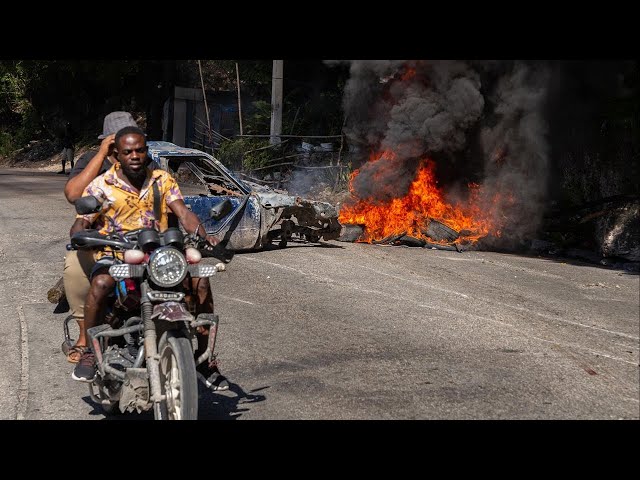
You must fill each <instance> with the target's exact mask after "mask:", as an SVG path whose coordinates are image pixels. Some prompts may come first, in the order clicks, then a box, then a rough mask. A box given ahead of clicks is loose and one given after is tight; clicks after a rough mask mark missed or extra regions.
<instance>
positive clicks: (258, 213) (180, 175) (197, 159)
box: [147, 141, 341, 251]
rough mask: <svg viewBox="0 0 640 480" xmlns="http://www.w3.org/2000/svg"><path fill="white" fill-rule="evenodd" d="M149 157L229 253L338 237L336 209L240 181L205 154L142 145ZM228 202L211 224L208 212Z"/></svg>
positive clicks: (152, 143) (172, 146) (167, 145)
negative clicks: (227, 208) (224, 212)
mask: <svg viewBox="0 0 640 480" xmlns="http://www.w3.org/2000/svg"><path fill="white" fill-rule="evenodd" d="M147 145H148V146H149V155H150V156H151V158H152V159H153V161H155V162H156V163H157V164H158V165H159V166H160V168H162V169H163V170H166V171H168V172H169V173H171V174H172V175H173V176H174V177H175V179H176V180H177V182H178V184H179V185H180V189H181V191H182V194H183V195H184V197H185V198H184V201H185V204H186V205H187V207H188V208H189V209H190V210H191V211H192V212H193V213H195V214H196V215H198V217H199V218H200V219H201V220H205V219H207V220H206V221H205V223H204V225H203V226H204V228H205V229H206V231H207V234H210V235H215V236H216V237H218V238H220V239H223V238H224V239H225V240H226V241H227V248H228V249H230V250H235V251H240V250H254V249H260V248H263V247H264V246H265V245H268V244H272V243H276V242H277V243H278V245H279V246H281V247H284V246H286V245H287V242H288V241H289V240H291V239H292V238H295V237H298V238H300V239H305V240H307V241H310V242H317V241H319V240H320V239H321V238H322V239H324V240H332V239H335V238H338V236H339V235H340V230H341V226H340V223H339V222H338V212H337V210H336V208H335V207H334V206H333V205H331V204H329V203H326V202H317V201H312V200H306V199H302V198H300V197H297V196H293V195H288V194H287V193H286V192H281V191H276V190H273V189H270V188H268V187H265V186H262V185H259V184H256V183H253V182H248V181H245V180H240V179H239V178H238V177H237V176H236V175H234V174H233V173H232V172H231V171H230V170H228V169H227V168H226V167H225V166H224V165H222V163H220V162H219V161H218V160H216V159H215V158H214V157H213V156H211V155H209V154H208V153H206V152H203V151H200V150H196V149H193V148H185V147H180V146H178V145H175V144H173V143H169V142H157V141H149V142H147ZM225 199H229V200H230V201H231V204H232V206H233V210H232V212H231V213H230V214H229V215H226V216H225V217H224V218H222V219H221V220H213V219H210V215H209V212H210V211H211V208H212V207H214V206H216V205H218V204H219V203H221V202H223V201H224V200H225Z"/></svg>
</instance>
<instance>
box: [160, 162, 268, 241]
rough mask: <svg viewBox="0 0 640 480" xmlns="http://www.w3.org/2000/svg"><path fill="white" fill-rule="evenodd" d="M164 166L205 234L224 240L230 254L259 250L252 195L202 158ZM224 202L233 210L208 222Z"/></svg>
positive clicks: (256, 205)
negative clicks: (226, 201)
mask: <svg viewBox="0 0 640 480" xmlns="http://www.w3.org/2000/svg"><path fill="white" fill-rule="evenodd" d="M165 162H166V165H167V170H168V171H170V172H171V173H172V174H173V175H174V176H175V178H176V180H177V181H178V185H179V186H180V189H181V191H182V194H183V196H184V202H185V204H186V205H187V208H189V209H190V210H191V211H192V212H193V213H195V214H196V215H197V216H198V218H199V219H200V221H202V222H204V224H203V226H204V228H205V230H206V232H207V234H209V235H215V236H216V237H218V238H219V239H220V240H223V239H225V240H226V242H227V243H226V246H227V248H229V249H232V250H249V249H253V248H256V247H258V246H260V245H259V239H260V222H261V207H260V203H259V201H258V198H257V197H256V195H254V194H252V193H250V192H249V191H248V189H247V188H246V187H243V186H242V185H241V184H240V182H238V181H237V180H236V179H235V178H233V176H231V175H230V173H229V172H226V171H224V170H222V169H221V168H218V166H217V164H216V163H215V162H213V161H211V160H210V159H208V158H207V157H205V156H176V157H171V158H164V159H163V163H165ZM225 199H228V200H229V201H230V202H231V204H232V206H233V210H232V211H231V213H229V214H228V215H226V216H225V217H224V218H221V219H220V220H214V219H212V218H210V211H211V208H212V207H214V206H216V205H217V204H219V203H221V202H223V201H224V200H225Z"/></svg>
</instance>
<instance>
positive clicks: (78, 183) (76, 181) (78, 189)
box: [64, 134, 116, 203]
mask: <svg viewBox="0 0 640 480" xmlns="http://www.w3.org/2000/svg"><path fill="white" fill-rule="evenodd" d="M115 138H116V135H115V134H112V135H109V136H108V137H105V138H104V140H102V143H101V144H100V150H98V153H96V154H95V155H94V156H93V158H92V159H91V160H89V163H88V164H87V166H86V167H84V170H82V171H81V172H80V173H79V174H78V175H76V176H75V177H73V178H70V179H69V180H68V181H67V184H66V185H65V186H64V196H65V197H66V198H67V201H68V202H69V203H75V201H76V200H78V199H79V198H80V197H81V196H82V192H83V191H84V189H85V188H86V187H87V185H89V184H90V183H91V181H92V180H93V179H94V178H96V177H97V176H98V173H100V168H101V167H102V162H104V159H105V158H106V157H107V156H108V155H109V148H110V147H111V145H113V143H114V140H115Z"/></svg>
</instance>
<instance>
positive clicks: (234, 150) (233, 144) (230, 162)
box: [218, 138, 281, 170]
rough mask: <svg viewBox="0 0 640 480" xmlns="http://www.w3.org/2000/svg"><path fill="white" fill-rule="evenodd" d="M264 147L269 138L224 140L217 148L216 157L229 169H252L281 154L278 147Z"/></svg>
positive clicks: (266, 163) (266, 145) (263, 165)
mask: <svg viewBox="0 0 640 480" xmlns="http://www.w3.org/2000/svg"><path fill="white" fill-rule="evenodd" d="M265 147H269V139H262V138H260V139H257V138H237V139H234V140H225V141H224V142H222V145H220V148H219V149H218V158H219V160H220V161H221V162H222V163H223V164H225V165H226V166H227V167H229V168H230V169H231V170H253V169H256V168H260V167H265V166H267V165H268V164H269V162H270V161H271V159H273V158H277V157H278V156H280V155H281V154H280V149H279V148H278V147H273V148H265Z"/></svg>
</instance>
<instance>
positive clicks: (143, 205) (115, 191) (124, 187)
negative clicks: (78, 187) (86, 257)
mask: <svg viewBox="0 0 640 480" xmlns="http://www.w3.org/2000/svg"><path fill="white" fill-rule="evenodd" d="M119 168H120V164H119V163H115V164H114V165H113V166H112V167H111V168H110V169H109V170H107V171H106V172H105V173H104V174H102V175H100V176H98V177H96V178H95V179H94V180H93V181H92V182H91V183H90V184H89V185H87V188H85V189H84V192H82V195H83V196H85V195H93V196H95V197H97V198H98V199H99V200H100V201H102V202H104V203H103V210H102V212H101V213H94V214H90V215H77V216H76V218H84V219H85V220H87V221H88V222H89V223H91V224H93V223H94V222H95V226H94V228H97V229H98V230H99V231H100V233H102V234H107V233H113V230H114V226H115V230H116V232H117V233H126V232H130V231H131V230H135V229H137V228H153V227H154V224H153V221H154V219H155V218H154V215H153V182H156V183H157V184H158V190H159V191H160V195H161V197H162V201H161V202H160V218H159V219H158V229H159V230H160V231H161V232H163V231H164V230H166V229H167V227H168V213H169V204H170V203H171V202H174V201H176V200H183V199H184V197H183V196H182V193H181V192H180V188H179V187H178V184H177V183H176V181H175V179H174V178H173V177H172V176H171V175H170V174H169V173H167V172H165V171H164V170H160V169H156V170H151V169H149V168H148V169H147V179H146V180H145V182H144V184H143V186H142V189H141V190H140V193H137V192H136V191H135V190H134V189H133V188H132V187H131V186H130V185H128V184H127V183H125V182H124V181H122V180H121V179H120V178H119V177H118V175H117V174H116V171H117V170H118V169H119ZM103 214H105V215H108V216H109V217H111V218H112V219H113V223H114V225H112V224H111V223H110V222H109V221H108V220H107V219H106V218H105V217H104V215H103ZM99 256H102V255H99Z"/></svg>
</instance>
